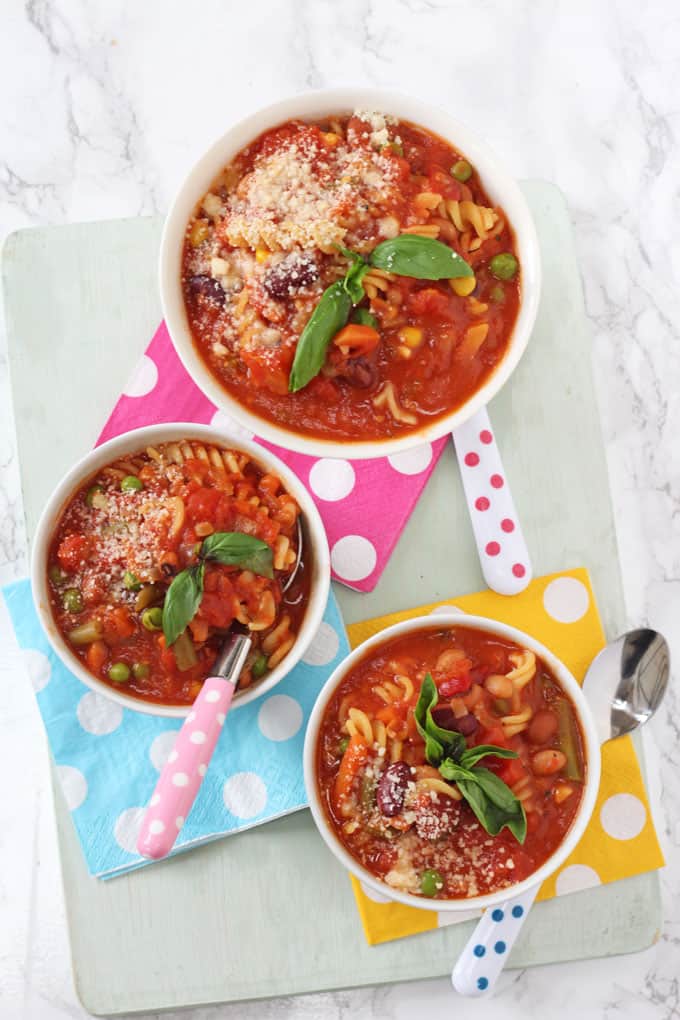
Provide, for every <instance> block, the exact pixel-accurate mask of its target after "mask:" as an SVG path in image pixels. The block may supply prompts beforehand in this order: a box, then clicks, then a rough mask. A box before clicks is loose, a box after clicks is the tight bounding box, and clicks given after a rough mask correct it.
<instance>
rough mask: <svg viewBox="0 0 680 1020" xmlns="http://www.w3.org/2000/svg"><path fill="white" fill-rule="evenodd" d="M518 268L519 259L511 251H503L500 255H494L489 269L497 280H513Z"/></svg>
mask: <svg viewBox="0 0 680 1020" xmlns="http://www.w3.org/2000/svg"><path fill="white" fill-rule="evenodd" d="M518 268H519V263H518V262H517V259H516V258H515V256H514V255H513V254H512V253H511V252H509V251H504V252H501V254H500V255H494V257H493V258H492V259H491V262H489V269H490V270H491V273H492V275H493V276H495V277H496V279H497V280H512V278H513V277H514V276H515V275H516V274H517V270H518Z"/></svg>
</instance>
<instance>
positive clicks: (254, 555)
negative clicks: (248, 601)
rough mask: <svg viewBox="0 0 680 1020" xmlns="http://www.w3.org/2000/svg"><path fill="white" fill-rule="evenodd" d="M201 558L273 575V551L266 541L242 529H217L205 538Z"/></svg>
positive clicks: (269, 575)
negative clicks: (245, 533) (246, 533)
mask: <svg viewBox="0 0 680 1020" xmlns="http://www.w3.org/2000/svg"><path fill="white" fill-rule="evenodd" d="M200 556H201V559H205V560H216V561H217V563H224V564H225V565H226V566H234V567H241V568H242V569H243V570H252V572H253V573H254V574H259V575H260V576H261V577H273V576H274V570H273V560H274V557H273V553H272V551H271V549H270V547H269V546H268V545H267V543H266V542H262V541H261V540H260V539H259V538H255V537H254V536H253V535H244V534H243V533H242V532H240V531H216V532H215V533H214V534H212V535H208V537H207V538H205V539H203V545H202V546H201V552H200Z"/></svg>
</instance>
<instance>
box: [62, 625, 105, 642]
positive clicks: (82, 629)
mask: <svg viewBox="0 0 680 1020" xmlns="http://www.w3.org/2000/svg"><path fill="white" fill-rule="evenodd" d="M103 633H104V628H103V627H102V625H101V622H100V621H99V620H88V621H87V623H81V624H80V626H78V627H74V628H73V630H70V631H69V632H68V634H67V637H68V639H69V641H70V642H71V644H72V645H91V644H92V642H93V641H99V639H100V638H101V636H102V634H103Z"/></svg>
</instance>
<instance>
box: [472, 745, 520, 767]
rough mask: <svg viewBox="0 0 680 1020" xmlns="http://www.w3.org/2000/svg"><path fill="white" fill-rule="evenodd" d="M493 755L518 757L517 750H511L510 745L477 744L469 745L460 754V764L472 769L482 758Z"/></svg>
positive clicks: (496, 756) (497, 756)
mask: <svg viewBox="0 0 680 1020" xmlns="http://www.w3.org/2000/svg"><path fill="white" fill-rule="evenodd" d="M487 755H493V756H494V757H495V758H518V757H519V755H518V754H517V751H511V750H510V749H509V748H508V747H496V745H495V744H477V746H476V747H469V748H467V749H466V750H465V751H463V753H462V754H461V756H460V764H461V765H462V766H463V768H466V769H471V768H472V766H473V765H476V764H477V762H478V761H481V759H482V758H486V756H487Z"/></svg>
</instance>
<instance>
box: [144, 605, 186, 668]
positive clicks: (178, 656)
mask: <svg viewBox="0 0 680 1020" xmlns="http://www.w3.org/2000/svg"><path fill="white" fill-rule="evenodd" d="M151 612H153V610H151ZM172 650H173V652H174V653H175V662H176V663H177V669H178V670H179V671H180V673H184V672H185V671H186V670H187V669H191V667H192V666H195V665H196V663H197V662H198V656H197V655H196V649H195V647H194V643H193V641H192V640H191V635H190V634H189V631H188V630H184V631H182V633H181V634H180V636H179V637H178V638H177V640H176V641H175V643H174V644H173V646H172Z"/></svg>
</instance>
